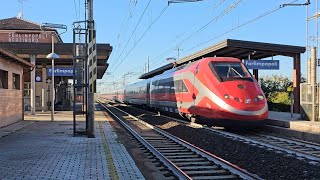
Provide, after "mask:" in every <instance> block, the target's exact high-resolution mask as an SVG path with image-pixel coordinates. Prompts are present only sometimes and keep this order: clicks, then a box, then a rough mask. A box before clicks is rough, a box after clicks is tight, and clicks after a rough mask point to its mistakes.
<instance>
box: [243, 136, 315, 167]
mask: <svg viewBox="0 0 320 180" xmlns="http://www.w3.org/2000/svg"><path fill="white" fill-rule="evenodd" d="M242 136H244V137H248V138H250V139H253V140H255V141H258V142H261V143H260V144H261V145H264V143H266V144H271V145H273V146H274V147H270V148H275V149H278V150H282V151H285V152H287V153H289V154H295V155H297V156H298V157H301V158H306V159H308V160H312V161H315V162H314V163H316V162H317V163H320V144H316V143H310V142H305V141H301V140H297V139H292V140H291V139H285V138H280V137H275V136H270V135H266V134H263V133H254V134H249V135H242ZM252 142H253V141H252Z"/></svg>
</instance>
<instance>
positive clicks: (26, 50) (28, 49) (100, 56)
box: [0, 42, 112, 79]
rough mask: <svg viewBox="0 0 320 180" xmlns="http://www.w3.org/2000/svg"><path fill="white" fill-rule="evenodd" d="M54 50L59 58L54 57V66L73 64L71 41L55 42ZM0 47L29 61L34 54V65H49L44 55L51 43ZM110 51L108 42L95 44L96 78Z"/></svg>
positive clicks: (48, 51)
mask: <svg viewBox="0 0 320 180" xmlns="http://www.w3.org/2000/svg"><path fill="white" fill-rule="evenodd" d="M54 46H55V47H54V51H55V53H57V54H58V55H59V56H60V58H59V59H55V65H56V66H69V67H72V66H73V43H56V44H55V45H54ZM0 48H3V49H7V50H9V51H11V52H12V53H14V54H16V55H17V56H18V57H20V58H22V59H24V60H25V61H28V62H30V54H34V55H36V65H39V66H40V65H42V64H48V65H51V60H49V59H46V56H47V55H48V54H49V53H50V52H51V43H21V42H19V43H17V42H7V43H0ZM111 51H112V46H110V44H97V52H98V53H97V78H98V79H101V78H102V76H103V74H104V73H105V71H106V70H107V68H108V63H107V60H108V59H109V56H110V54H111Z"/></svg>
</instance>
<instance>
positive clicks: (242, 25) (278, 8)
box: [150, 0, 298, 65]
mask: <svg viewBox="0 0 320 180" xmlns="http://www.w3.org/2000/svg"><path fill="white" fill-rule="evenodd" d="M297 1H298V0H294V1H291V2H290V3H288V4H292V3H295V2H297ZM284 7H287V6H281V5H280V6H279V5H277V6H276V7H274V8H272V9H271V10H269V11H267V12H264V13H262V14H261V15H259V16H257V17H255V18H253V19H251V20H249V21H246V22H244V23H242V24H240V25H238V26H237V27H233V28H231V29H229V30H227V31H225V32H223V33H221V34H219V35H217V36H215V37H213V38H211V39H209V40H207V41H205V42H202V43H200V44H197V45H196V46H194V47H192V48H190V49H187V50H186V51H184V53H183V54H185V53H186V52H189V51H191V50H193V49H195V48H196V47H199V46H201V45H203V44H205V43H208V42H210V41H212V40H214V39H216V38H219V37H221V36H223V35H225V34H228V33H230V32H232V31H235V30H237V29H240V28H241V27H244V26H246V25H248V24H251V23H253V22H255V21H257V20H259V19H261V18H263V17H266V16H268V15H270V14H272V13H274V12H277V11H278V10H280V9H282V8H284ZM173 48H174V47H173ZM173 48H171V49H169V50H167V51H165V52H164V53H162V54H160V55H158V56H157V57H156V58H153V59H152V60H151V61H150V62H153V61H154V60H155V59H157V58H159V57H161V56H163V55H165V54H167V53H168V52H170V51H171V50H173ZM162 61H163V60H162ZM155 62H157V61H155ZM155 62H154V63H153V64H152V65H154V64H155ZM161 63H162V62H161ZM150 65H151V64H150Z"/></svg>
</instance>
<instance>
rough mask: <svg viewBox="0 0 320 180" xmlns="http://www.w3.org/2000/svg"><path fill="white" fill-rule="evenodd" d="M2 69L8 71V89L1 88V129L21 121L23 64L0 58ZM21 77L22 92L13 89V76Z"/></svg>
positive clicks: (0, 67)
mask: <svg viewBox="0 0 320 180" xmlns="http://www.w3.org/2000/svg"><path fill="white" fill-rule="evenodd" d="M0 69H1V70H5V71H8V89H1V88H0V127H3V126H7V125H9V124H12V123H15V122H18V121H21V120H22V119H23V111H22V93H23V92H22V89H23V87H22V86H23V81H22V76H23V67H22V65H21V64H18V63H15V62H12V60H6V59H3V58H2V57H0ZM12 73H15V74H19V75H20V90H16V89H13V74H12Z"/></svg>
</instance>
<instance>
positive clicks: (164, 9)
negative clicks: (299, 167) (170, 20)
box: [113, 6, 169, 72]
mask: <svg viewBox="0 0 320 180" xmlns="http://www.w3.org/2000/svg"><path fill="white" fill-rule="evenodd" d="M168 7H169V6H166V7H165V8H163V9H162V11H161V13H160V14H159V16H158V17H157V18H156V19H155V20H153V21H152V22H151V24H150V25H149V27H148V28H147V29H146V30H145V31H144V32H143V33H142V35H141V36H140V38H139V39H138V41H137V42H136V43H134V46H133V47H132V48H131V49H130V50H129V52H128V53H127V55H126V56H125V57H124V58H123V59H122V60H121V61H120V63H119V64H118V65H117V66H116V68H115V69H114V70H113V72H114V71H116V70H117V68H118V67H119V66H120V65H121V64H122V62H123V61H124V60H125V59H126V58H127V57H128V55H129V54H130V53H131V52H132V50H133V49H134V48H135V47H136V46H137V44H139V42H140V41H141V40H142V39H143V37H144V36H145V35H146V34H147V32H148V31H149V30H150V28H151V27H152V25H154V24H155V23H156V22H157V21H158V20H159V19H160V17H161V16H162V15H163V14H164V12H165V11H166V10H167V9H168Z"/></svg>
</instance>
